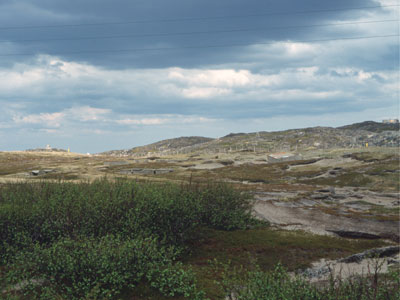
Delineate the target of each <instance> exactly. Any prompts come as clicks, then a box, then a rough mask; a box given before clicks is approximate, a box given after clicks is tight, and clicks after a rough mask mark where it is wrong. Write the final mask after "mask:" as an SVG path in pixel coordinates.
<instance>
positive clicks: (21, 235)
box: [0, 180, 251, 262]
mask: <svg viewBox="0 0 400 300" xmlns="http://www.w3.org/2000/svg"><path fill="white" fill-rule="evenodd" d="M248 209H249V200H248V198H247V197H246V196H244V195H242V194H240V193H239V192H236V191H234V190H232V189H230V188H228V187H226V186H210V187H206V188H204V189H200V190H195V189H190V188H188V187H179V186H175V185H171V184H164V185H156V184H140V185H139V184H136V183H134V182H130V181H125V180H121V181H117V182H110V181H107V180H101V181H96V182H93V183H80V184H75V183H67V182H63V183H46V182H42V183H39V184H32V183H19V184H11V185H6V186H4V187H3V188H1V189H0V240H1V242H0V243H1V249H0V255H1V259H2V260H3V262H4V260H7V258H8V257H9V255H12V252H14V251H16V250H18V249H23V248H26V247H29V245H30V244H32V243H39V244H51V243H53V242H55V241H57V240H58V239H62V238H66V237H68V238H74V237H76V236H88V237H101V236H104V235H107V234H122V235H123V236H125V237H129V238H132V237H137V236H150V235H151V236H157V237H158V238H159V239H160V240H161V241H164V242H165V243H168V244H174V245H182V244H183V243H184V242H185V241H187V240H188V239H193V238H195V233H196V231H197V229H198V228H199V227H200V226H208V227H211V228H220V229H228V230H231V229H236V228H245V227H246V226H247V224H248V222H249V221H250V219H251V217H250V215H249V211H248Z"/></svg>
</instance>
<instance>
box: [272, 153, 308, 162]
mask: <svg viewBox="0 0 400 300" xmlns="http://www.w3.org/2000/svg"><path fill="white" fill-rule="evenodd" d="M267 159H268V162H270V163H274V162H282V161H294V160H300V159H302V157H301V155H300V154H295V153H289V152H279V153H272V154H269V155H268V156H267Z"/></svg>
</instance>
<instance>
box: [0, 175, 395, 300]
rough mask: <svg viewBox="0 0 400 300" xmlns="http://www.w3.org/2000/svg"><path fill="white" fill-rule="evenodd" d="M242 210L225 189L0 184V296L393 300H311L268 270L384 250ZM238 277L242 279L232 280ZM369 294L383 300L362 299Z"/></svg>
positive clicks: (236, 195)
mask: <svg viewBox="0 0 400 300" xmlns="http://www.w3.org/2000/svg"><path fill="white" fill-rule="evenodd" d="M250 206H251V199H250V198H249V196H248V195H247V194H244V193H242V192H239V191H235V190H233V189H232V188H230V187H229V186H227V185H211V184H209V185H202V186H193V185H172V184H155V183H140V184H139V183H137V182H133V181H128V180H117V181H109V180H106V179H103V180H98V181H94V182H92V183H79V184H77V183H68V182H45V181H42V182H33V183H27V182H24V183H10V184H4V185H2V186H1V187H0V238H1V240H0V243H1V245H0V246H1V247H0V259H1V263H0V274H1V275H2V276H1V278H2V279H1V280H0V286H1V289H2V292H1V295H2V296H3V297H5V298H8V299H121V298H122V299H132V297H134V298H133V299H142V300H144V299H213V300H214V299H224V298H225V297H226V296H227V295H233V294H234V295H235V297H236V298H235V299H282V297H284V298H285V299H299V298H296V297H297V296H299V295H301V296H302V298H303V299H344V298H343V297H342V296H343V295H347V294H349V293H350V295H354V296H352V298H346V299H359V298H360V297H364V298H365V297H367V298H365V299H395V298H392V297H395V291H396V288H397V287H398V283H397V282H396V281H393V280H391V281H390V282H391V284H386V283H385V284H383V285H381V284H378V285H377V284H375V285H371V284H370V283H369V282H367V281H361V282H362V286H363V288H362V289H360V288H359V285H356V286H355V288H352V286H351V285H349V284H347V283H346V284H342V285H338V286H336V285H335V286H334V287H332V286H329V287H326V288H323V289H322V290H321V289H316V288H315V287H314V286H312V285H310V284H308V283H306V282H304V281H301V280H300V279H293V278H291V277H289V275H288V273H287V271H286V270H284V269H282V268H280V267H279V268H280V269H276V270H275V271H273V270H274V269H275V267H276V263H277V262H279V261H280V262H282V263H283V265H284V266H285V267H286V268H288V269H289V270H291V271H295V270H298V269H303V268H305V267H307V266H308V265H309V264H310V262H312V260H315V259H316V258H322V257H330V258H337V257H340V256H344V255H348V254H351V253H355V252H358V251H360V250H363V249H368V248H371V247H377V246H382V245H384V242H382V241H379V240H378V241H347V240H344V239H339V238H332V237H324V236H314V235H311V234H307V233H304V232H287V231H282V230H280V231H277V230H273V229H270V228H268V226H267V224H265V223H262V222H259V221H256V220H255V219H253V218H252V217H251V214H250ZM215 259H216V260H217V263H214V264H213V263H211V264H210V261H213V260H215ZM216 266H217V267H216ZM231 266H233V269H232V268H231ZM240 266H246V267H245V269H243V271H241V272H239V273H238V272H236V271H232V270H237V268H240ZM228 269H229V270H230V271H229V272H228V271H227V270H228ZM268 270H269V271H268ZM235 272H236V273H235ZM385 282H386V281H385ZM239 283H240V284H239ZM238 284H239V285H238ZM265 284H268V285H267V286H268V287H269V288H268V291H266V290H265V289H266V286H265ZM396 284H397V285H396ZM370 286H371V287H372V288H375V289H377V288H378V287H379V293H378V292H376V295H378V296H379V295H385V297H387V298H379V297H381V296H379V297H378V296H377V297H375V298H374V297H372V296H371V294H370V290H369V289H368V287H370ZM351 293H352V294H351ZM261 295H263V296H261ZM326 295H330V296H329V297H330V298H329V297H328V298H324V296H326ZM334 295H339V296H338V297H336V298H335V297H334ZM303 296H304V297H303ZM249 297H250V298H249ZM254 297H256V298H254ZM263 297H264V298H263ZM274 297H275V298H274ZM307 297H308V298H307Z"/></svg>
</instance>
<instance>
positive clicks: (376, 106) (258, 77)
mask: <svg viewBox="0 0 400 300" xmlns="http://www.w3.org/2000/svg"><path fill="white" fill-rule="evenodd" d="M378 6H381V7H378ZM398 18H399V6H398V2H396V1H394V0H393V1H386V0H385V1H384V0H380V1H377V0H376V1H374V0H337V1H317V0H314V1H313V0H305V1H297V0H284V1H266V0H220V1H211V0H210V1H209V0H190V1H189V0H185V1H183V0H180V1H178V0H169V1H163V0H143V1H139V0H137V1H122V0H118V1H115V0H114V1H110V0H108V1H105V0H96V1H94V0H93V1H89V0H85V1H70V0H69V1H66V0H65V1H64V0H60V1H52V0H47V1H44V0H35V1H33V0H32V1H24V0H18V1H0V20H1V21H0V107H1V110H0V151H1V150H23V149H26V148H35V147H43V146H45V145H46V144H51V145H52V146H54V147H59V148H67V147H70V148H71V149H72V150H73V151H77V152H100V151H105V150H110V149H122V148H130V147H133V146H138V145H142V144H146V143H150V142H154V141H157V140H161V139H165V138H172V137H178V136H187V135H202V136H211V137H218V136H223V135H226V134H228V133H230V132H250V131H259V130H266V131H271V130H282V129H288V128H300V127H307V126H318V125H321V126H339V125H344V124H350V123H354V122H360V121H364V120H376V121H381V120H382V119H384V118H396V117H397V118H398V115H399V87H398V84H399V71H398V70H399V38H398V34H399V20H398ZM85 24H86V25H85ZM89 24H90V25H89ZM395 35H397V36H395Z"/></svg>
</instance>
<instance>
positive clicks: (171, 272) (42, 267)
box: [8, 235, 201, 299]
mask: <svg viewBox="0 0 400 300" xmlns="http://www.w3.org/2000/svg"><path fill="white" fill-rule="evenodd" d="M174 256H175V253H174V251H173V250H172V248H165V247H160V246H159V244H158V243H157V241H156V240H155V239H151V238H149V239H135V240H124V239H122V238H121V237H118V236H113V235H108V236H105V237H102V238H101V239H98V240H96V239H93V238H91V239H88V238H86V239H82V240H71V239H64V240H60V241H58V242H55V243H53V244H52V245H51V247H49V248H43V247H40V246H38V245H37V246H36V247H34V251H33V252H31V253H20V255H19V256H17V257H16V259H15V261H14V264H13V266H12V269H13V271H12V272H9V274H8V277H9V283H10V284H17V283H20V282H26V283H28V284H26V286H24V291H25V292H26V293H27V294H29V295H30V296H31V297H35V298H43V297H54V296H55V295H59V296H60V297H63V298H64V299H85V298H88V299H109V298H112V297H114V296H115V295H118V294H119V293H120V292H121V290H122V289H123V288H125V287H129V288H134V287H135V286H136V284H137V283H139V282H140V281H142V280H144V279H146V280H149V281H150V282H151V285H152V286H153V287H155V288H158V289H159V290H160V291H161V292H162V293H164V294H166V295H171V294H175V293H176V294H182V295H185V296H187V297H192V296H196V297H200V296H201V293H199V292H197V290H196V286H195V281H194V276H193V274H192V273H190V272H187V271H184V270H183V269H182V268H181V265H174V264H173V259H174ZM32 279H35V280H32ZM163 280H164V281H163ZM38 281H39V282H40V284H39V285H38V284H37V282H38ZM198 299H201V298H198Z"/></svg>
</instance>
